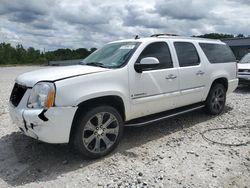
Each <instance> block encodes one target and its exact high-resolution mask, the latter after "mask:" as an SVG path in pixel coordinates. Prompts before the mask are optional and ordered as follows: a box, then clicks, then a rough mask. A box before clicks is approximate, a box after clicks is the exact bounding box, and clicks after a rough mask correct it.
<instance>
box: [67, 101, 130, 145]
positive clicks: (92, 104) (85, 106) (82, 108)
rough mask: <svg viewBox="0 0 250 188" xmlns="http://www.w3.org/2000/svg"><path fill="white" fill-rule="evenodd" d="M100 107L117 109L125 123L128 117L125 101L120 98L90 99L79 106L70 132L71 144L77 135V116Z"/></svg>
mask: <svg viewBox="0 0 250 188" xmlns="http://www.w3.org/2000/svg"><path fill="white" fill-rule="evenodd" d="M100 105H109V106H112V107H113V108H115V109H116V110H117V111H118V112H119V113H120V115H121V116H122V119H123V121H125V119H126V116H125V106H124V103H123V100H122V98H121V97H119V96H104V97H98V98H93V99H89V100H87V101H84V102H82V103H80V104H78V105H77V106H78V109H77V111H76V113H75V116H74V119H73V122H72V126H71V130H70V142H71V141H73V135H74V134H75V130H76V124H77V123H76V121H77V116H78V115H79V114H80V113H84V111H85V110H88V109H90V108H93V107H95V106H100Z"/></svg>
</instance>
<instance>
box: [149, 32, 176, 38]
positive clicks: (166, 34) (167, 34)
mask: <svg viewBox="0 0 250 188" xmlns="http://www.w3.org/2000/svg"><path fill="white" fill-rule="evenodd" d="M160 36H179V35H176V34H173V33H159V34H153V35H151V36H150V37H160Z"/></svg>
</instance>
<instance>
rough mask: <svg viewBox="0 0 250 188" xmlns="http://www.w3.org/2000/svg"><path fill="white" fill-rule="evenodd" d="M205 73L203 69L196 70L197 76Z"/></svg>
mask: <svg viewBox="0 0 250 188" xmlns="http://www.w3.org/2000/svg"><path fill="white" fill-rule="evenodd" d="M203 74H205V72H203V71H201V70H199V71H198V72H196V75H197V76H199V75H203Z"/></svg>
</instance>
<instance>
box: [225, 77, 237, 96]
mask: <svg viewBox="0 0 250 188" xmlns="http://www.w3.org/2000/svg"><path fill="white" fill-rule="evenodd" d="M238 84H239V79H233V80H229V81H228V89H227V93H232V92H233V91H234V90H235V89H236V88H237V87H238Z"/></svg>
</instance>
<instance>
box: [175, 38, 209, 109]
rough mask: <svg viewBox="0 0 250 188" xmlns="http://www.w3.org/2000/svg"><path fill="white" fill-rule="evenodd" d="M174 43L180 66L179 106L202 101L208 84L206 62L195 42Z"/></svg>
mask: <svg viewBox="0 0 250 188" xmlns="http://www.w3.org/2000/svg"><path fill="white" fill-rule="evenodd" d="M173 45H174V48H175V51H176V55H177V60H178V63H179V67H180V68H179V74H180V92H181V97H180V100H179V106H184V105H189V104H193V103H197V102H200V101H202V98H203V93H204V89H205V84H206V76H207V73H206V67H205V62H203V61H202V59H201V58H200V56H199V54H198V52H197V48H196V46H195V44H194V43H192V42H182V41H176V42H174V43H173Z"/></svg>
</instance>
